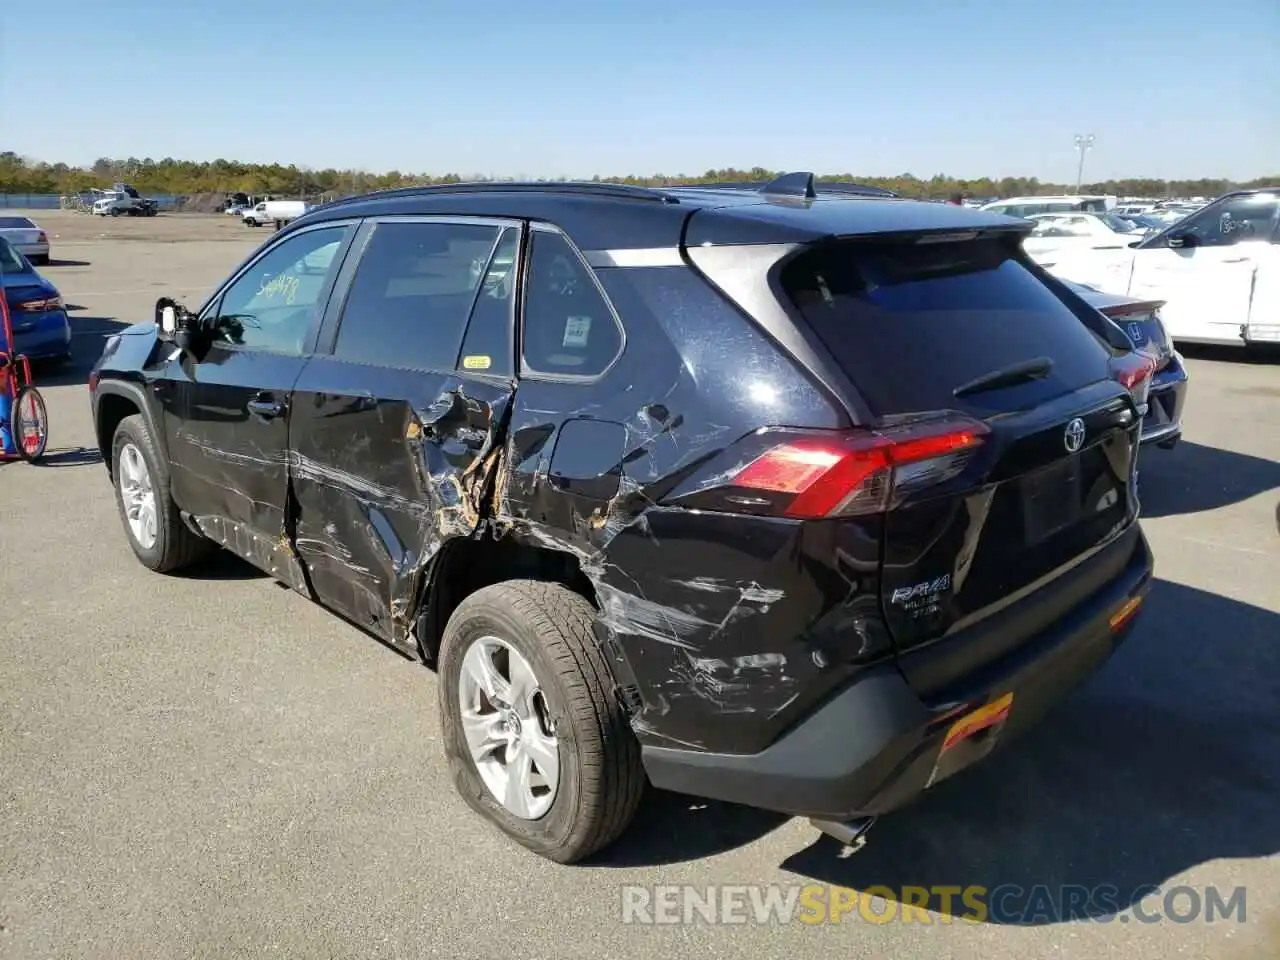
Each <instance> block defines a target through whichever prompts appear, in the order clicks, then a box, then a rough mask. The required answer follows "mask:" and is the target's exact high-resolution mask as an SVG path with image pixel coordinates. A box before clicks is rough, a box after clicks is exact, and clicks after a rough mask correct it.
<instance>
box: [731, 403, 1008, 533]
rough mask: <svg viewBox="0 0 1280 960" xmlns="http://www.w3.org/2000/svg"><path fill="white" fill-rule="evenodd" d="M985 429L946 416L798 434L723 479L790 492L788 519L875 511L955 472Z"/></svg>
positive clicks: (770, 489) (732, 482)
mask: <svg viewBox="0 0 1280 960" xmlns="http://www.w3.org/2000/svg"><path fill="white" fill-rule="evenodd" d="M988 432H989V431H988V429H987V427H986V425H984V424H982V423H979V422H977V421H970V420H962V421H960V420H954V419H949V420H944V421H934V422H930V423H919V424H911V425H906V426H902V427H894V428H889V429H882V430H875V431H868V432H866V433H859V434H847V435H842V436H841V437H839V438H831V439H816V438H799V439H795V440H789V441H787V442H785V443H781V444H779V445H777V446H775V447H772V448H770V449H769V450H766V451H765V452H764V453H762V454H761V455H760V456H758V457H757V458H756V459H755V460H753V461H751V462H750V463H749V464H747V465H746V466H745V467H743V468H742V470H741V471H740V472H738V473H737V474H736V475H735V476H734V477H733V478H731V479H730V480H729V481H728V483H729V484H730V485H732V486H734V487H739V488H746V489H749V490H759V491H767V492H769V493H774V494H783V495H788V496H790V497H791V500H790V501H789V502H788V503H787V504H786V506H785V507H784V509H783V513H785V515H786V516H789V517H796V518H806V519H814V518H820V517H837V516H851V515H856V514H865V513H876V512H880V511H883V510H887V509H889V508H890V507H891V506H892V505H893V504H894V503H895V502H896V501H897V500H898V499H899V498H901V497H902V496H904V495H906V494H908V493H911V492H914V491H917V490H920V489H924V488H926V487H930V486H933V485H935V484H938V483H942V482H943V481H945V480H948V479H950V478H951V477H954V476H955V475H956V474H958V473H960V471H961V470H963V469H964V465H965V463H966V462H968V460H969V458H970V457H971V456H972V454H973V452H974V451H975V450H976V449H977V448H978V447H979V446H980V445H981V444H982V441H983V438H984V437H985V436H986V434H987V433H988Z"/></svg>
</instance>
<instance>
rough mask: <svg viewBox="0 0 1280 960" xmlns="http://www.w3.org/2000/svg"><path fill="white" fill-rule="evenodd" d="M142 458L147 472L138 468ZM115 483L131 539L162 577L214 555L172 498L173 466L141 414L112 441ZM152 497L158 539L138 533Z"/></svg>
mask: <svg viewBox="0 0 1280 960" xmlns="http://www.w3.org/2000/svg"><path fill="white" fill-rule="evenodd" d="M139 460H140V464H141V466H142V468H143V471H144V472H143V473H142V474H139V473H138V472H137V470H136V467H137V466H138V462H137V461H139ZM122 464H123V465H124V467H125V469H124V470H123V471H122V469H121V468H122ZM127 474H130V475H129V476H127ZM111 479H112V482H113V483H114V485H115V488H116V506H117V507H118V508H119V510H120V521H121V523H122V524H123V525H124V533H125V537H126V538H127V539H128V541H129V546H130V547H132V548H133V552H134V555H135V556H136V557H137V558H138V560H139V561H140V562H141V563H142V565H143V566H144V567H146V568H147V569H149V570H154V571H155V572H156V573H172V572H174V571H176V570H181V569H182V568H183V567H188V566H190V565H191V564H193V563H195V562H196V561H197V560H199V559H201V558H203V557H205V556H207V555H208V554H210V553H212V552H213V549H214V546H215V545H214V543H213V542H212V541H211V540H207V539H205V538H204V537H201V536H198V535H197V534H196V533H195V532H194V531H193V530H192V529H191V528H190V527H188V526H187V525H186V524H185V523H184V522H183V520H182V516H181V514H180V513H179V512H178V507H177V504H175V503H174V502H173V498H172V497H171V496H170V495H169V464H168V462H167V461H166V460H165V458H164V457H162V456H161V455H160V453H159V451H158V450H157V449H156V443H155V440H154V438H153V437H152V436H151V431H150V430H149V429H147V422H146V420H144V419H143V417H142V415H141V414H137V413H135V414H134V415H133V416H130V417H125V418H124V419H123V420H121V421H120V425H119V426H118V427H116V433H115V437H114V438H113V439H112V441H111ZM144 486H145V487H146V491H145V492H144V491H143V490H142V487H144ZM147 493H149V494H150V501H151V503H150V510H151V514H152V516H153V521H154V527H153V530H152V532H153V534H154V536H153V537H147V536H145V535H140V534H139V533H138V532H136V531H135V529H134V527H135V524H134V521H135V520H136V519H138V518H137V515H136V514H137V512H138V511H140V510H142V509H144V508H145V503H144V502H145V499H146V494H147ZM131 514H133V516H131Z"/></svg>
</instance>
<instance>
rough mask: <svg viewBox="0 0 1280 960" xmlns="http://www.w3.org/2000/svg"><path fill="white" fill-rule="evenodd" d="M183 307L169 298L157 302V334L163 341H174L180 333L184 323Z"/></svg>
mask: <svg viewBox="0 0 1280 960" xmlns="http://www.w3.org/2000/svg"><path fill="white" fill-rule="evenodd" d="M184 312H185V311H183V309H182V305H181V304H179V303H178V301H176V300H173V299H170V298H169V297H161V298H160V299H159V300H157V301H156V314H155V323H156V334H157V335H158V336H159V337H160V339H162V340H172V339H173V338H174V337H175V336H176V335H177V333H178V328H179V326H180V325H181V322H182V313H184Z"/></svg>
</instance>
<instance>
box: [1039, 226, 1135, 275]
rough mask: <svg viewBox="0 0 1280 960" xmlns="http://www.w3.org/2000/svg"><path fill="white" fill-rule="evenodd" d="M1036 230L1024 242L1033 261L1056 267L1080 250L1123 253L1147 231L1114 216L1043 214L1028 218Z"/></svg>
mask: <svg viewBox="0 0 1280 960" xmlns="http://www.w3.org/2000/svg"><path fill="white" fill-rule="evenodd" d="M1027 219H1028V220H1030V221H1032V222H1033V223H1034V224H1035V229H1033V230H1032V231H1031V234H1030V235H1029V236H1028V237H1027V238H1026V239H1025V240H1023V241H1022V247H1023V249H1024V250H1026V251H1027V254H1028V256H1030V257H1031V259H1032V260H1034V261H1036V262H1037V263H1039V264H1041V265H1043V266H1046V267H1047V266H1052V264H1053V261H1054V260H1055V259H1056V258H1057V257H1060V256H1064V255H1066V254H1070V253H1072V252H1078V251H1080V250H1119V249H1121V248H1122V247H1127V246H1129V245H1130V244H1133V243H1137V242H1138V241H1139V240H1141V239H1142V238H1143V237H1144V236H1146V231H1145V230H1137V229H1135V228H1134V225H1133V224H1132V223H1130V222H1129V221H1127V220H1122V219H1121V218H1120V217H1117V216H1116V215H1115V214H1112V213H1085V212H1077V213H1040V214H1033V215H1032V216H1030V217H1028V218H1027Z"/></svg>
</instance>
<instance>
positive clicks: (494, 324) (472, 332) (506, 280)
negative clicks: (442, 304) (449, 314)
mask: <svg viewBox="0 0 1280 960" xmlns="http://www.w3.org/2000/svg"><path fill="white" fill-rule="evenodd" d="M519 256H520V231H519V230H517V229H516V228H515V227H507V228H506V229H505V230H503V231H502V238H501V239H500V240H499V241H498V246H497V247H496V248H495V249H494V251H493V257H492V258H491V259H490V260H489V265H488V268H487V269H486V270H485V273H484V279H483V280H482V281H481V283H480V291H479V293H478V294H477V295H476V305H475V308H474V309H473V310H472V311H471V323H470V324H469V325H468V326H467V335H466V339H464V340H463V341H462V355H461V357H460V358H459V360H458V367H459V368H460V369H462V370H471V371H473V372H476V373H479V372H484V373H488V374H490V375H492V376H503V377H509V376H512V375H513V374H514V373H515V368H514V365H513V364H512V353H513V349H514V345H515V331H514V328H513V325H512V320H513V318H514V317H515V301H516V273H517V271H518V270H519Z"/></svg>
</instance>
